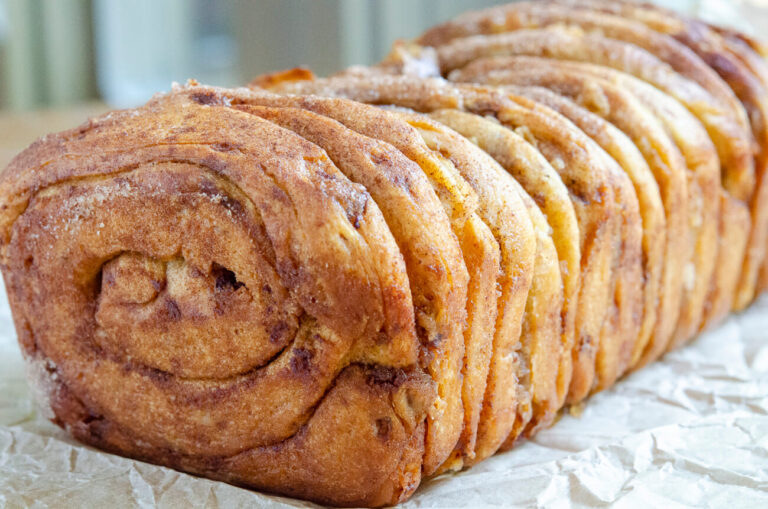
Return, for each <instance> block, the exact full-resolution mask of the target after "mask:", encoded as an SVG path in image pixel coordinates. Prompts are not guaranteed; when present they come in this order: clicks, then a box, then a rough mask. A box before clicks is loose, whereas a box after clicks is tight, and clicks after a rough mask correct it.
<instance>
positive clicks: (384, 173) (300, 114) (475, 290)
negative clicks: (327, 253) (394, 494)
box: [237, 97, 499, 455]
mask: <svg viewBox="0 0 768 509" xmlns="http://www.w3.org/2000/svg"><path fill="white" fill-rule="evenodd" d="M259 102H264V103H271V102H272V101H270V100H268V99H267V100H262V101H260V100H259V99H258V98H256V97H254V98H252V99H251V101H250V104H248V105H245V104H242V105H240V106H237V107H238V108H240V109H242V111H246V112H248V113H251V114H254V115H258V116H259V117H261V118H265V119H266V120H269V121H271V122H274V123H276V124H278V125H280V126H281V127H284V128H286V129H290V130H292V131H294V132H296V133H297V134H299V135H300V136H302V137H304V138H305V139H308V140H309V141H311V142H313V143H315V144H317V145H318V146H320V147H321V148H323V149H324V150H325V151H326V152H327V153H328V155H329V157H330V158H331V160H332V161H333V162H334V164H335V165H336V166H337V167H338V168H339V169H340V170H341V171H342V173H344V174H345V175H346V176H347V177H348V178H350V180H352V181H353V182H357V183H359V184H361V185H364V186H365V187H366V189H367V190H368V191H369V192H370V193H371V195H372V197H373V199H374V201H376V203H377V204H379V203H380V204H381V205H380V208H381V209H382V212H383V214H384V218H385V219H386V220H387V223H388V225H389V227H390V230H391V231H392V233H393V236H394V237H395V240H396V241H397V243H398V246H399V248H400V251H401V252H402V253H403V257H404V259H405V263H406V269H407V271H408V277H409V281H410V284H411V294H412V295H413V299H414V305H415V306H416V308H417V309H418V313H420V314H423V315H424V316H423V317H419V318H417V323H419V324H420V325H421V324H423V325H422V327H423V329H422V330H425V331H426V329H427V327H429V326H430V325H432V324H437V331H436V332H435V333H434V335H436V336H437V335H440V334H447V333H449V332H450V330H451V329H450V328H448V327H447V325H448V324H447V319H448V317H451V316H453V317H454V318H452V319H451V320H455V315H454V313H455V312H456V311H457V306H458V305H460V304H461V301H460V300H458V299H456V297H455V296H456V295H461V294H459V293H458V292H457V291H456V289H455V286H456V285H458V284H462V283H463V284H464V285H467V289H465V290H464V292H466V297H465V299H464V301H465V302H466V306H467V321H468V326H467V328H466V329H465V331H464V337H465V340H464V342H465V345H464V346H465V352H466V356H467V359H468V360H470V361H471V362H472V364H471V365H472V366H473V369H474V370H475V371H478V370H479V371H480V376H479V378H481V379H482V381H483V385H481V386H480V391H481V392H480V394H482V389H483V388H484V380H485V376H484V373H483V369H484V371H485V373H487V362H485V363H484V362H482V356H483V353H482V352H483V350H490V345H489V344H488V345H485V343H490V337H491V336H490V335H489V334H488V329H487V327H488V324H489V323H490V324H491V325H490V327H491V330H492V327H493V323H494V322H495V318H496V305H495V302H496V294H495V285H496V273H497V272H498V265H499V260H498V257H499V254H498V245H496V242H495V240H494V239H493V238H491V237H490V231H488V229H487V227H486V226H485V225H484V224H482V222H480V220H479V218H477V217H476V215H475V214H473V215H472V216H470V218H469V220H468V221H466V222H465V224H464V225H459V226H458V228H456V229H455V230H454V234H455V236H454V235H450V232H451V224H450V222H449V220H448V217H447V216H446V214H445V212H444V211H443V210H442V206H441V204H440V201H439V200H438V199H437V196H436V195H435V193H434V191H432V189H431V188H430V184H429V181H428V180H427V178H426V176H425V175H424V174H423V173H422V171H421V168H420V167H419V166H418V165H416V164H415V163H413V162H412V161H410V160H409V159H407V158H406V157H405V156H404V155H402V153H400V152H399V151H398V150H396V149H395V148H394V147H392V146H391V145H389V144H386V143H384V142H380V141H378V140H374V139H372V138H368V137H365V136H363V135H360V134H357V133H355V132H354V131H352V130H350V129H348V128H346V127H344V126H343V125H342V124H340V123H339V122H337V121H335V120H332V119H330V118H328V117H324V116H321V115H318V114H316V113H313V112H310V111H305V110H301V109H298V108H268V107H263V106H254V105H255V104H259ZM347 103H349V101H343V100H337V101H335V106H336V107H338V108H345V109H346V108H348V107H349V105H348V104H347ZM326 104H327V106H330V103H326ZM457 238H458V242H457V240H456V239H457ZM462 252H463V255H462ZM446 260H452V262H446ZM461 264H466V267H467V269H466V270H468V273H469V281H468V282H465V281H462V280H461V279H460V278H456V281H455V282H452V281H451V279H452V278H451V275H453V274H452V270H455V267H460V266H461ZM443 274H446V275H448V277H442V275H443ZM453 277H456V276H455V275H453ZM441 308H447V309H441ZM459 309H460V308H459ZM429 341H430V338H429V337H428V336H427V337H423V338H422V342H424V343H427V344H428V342H429ZM431 355H433V356H435V357H439V356H440V353H439V351H438V352H432V353H431ZM478 357H479V358H478ZM484 366H485V367H484ZM463 373H464V383H463V387H464V390H463V392H464V398H463V399H464V413H465V414H468V415H465V418H470V419H471V418H472V416H473V415H474V414H475V413H476V411H477V410H476V407H479V405H480V404H481V403H482V398H480V400H479V401H474V400H473V399H472V398H469V397H468V396H469V394H467V393H468V392H469V386H468V384H469V383H474V384H478V383H479V382H478V381H477V380H475V377H472V376H470V374H469V373H467V364H466V363H465V365H464V368H463ZM440 406H442V405H440ZM450 410H451V406H450V405H448V407H447V411H450ZM442 412H446V409H442V408H441V416H440V418H441V419H442V420H443V421H444V422H445V423H446V424H448V425H450V423H451V422H452V420H453V419H452V418H451V417H449V416H448V415H446V414H444V413H442ZM475 420H476V418H475ZM464 428H465V431H466V430H471V429H473V428H471V427H470V428H467V426H464ZM445 429H450V428H448V427H446V428H445ZM458 429H459V428H458V426H454V431H451V433H452V435H451V436H450V437H448V441H450V440H451V439H452V440H453V441H454V443H455V441H456V439H457V438H458V437H457V436H456V435H455V433H456V431H455V430H458ZM475 429H476V425H475ZM470 433H471V432H470ZM446 434H447V433H446ZM465 438H466V440H468V441H474V436H473V434H470V436H469V437H465ZM441 455H444V453H441Z"/></svg>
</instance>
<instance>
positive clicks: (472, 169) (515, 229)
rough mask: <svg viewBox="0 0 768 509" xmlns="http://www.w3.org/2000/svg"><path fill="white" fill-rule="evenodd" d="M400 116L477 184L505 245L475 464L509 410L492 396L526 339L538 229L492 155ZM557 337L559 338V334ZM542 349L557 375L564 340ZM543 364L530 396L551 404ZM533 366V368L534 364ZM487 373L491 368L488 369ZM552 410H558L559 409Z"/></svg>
mask: <svg viewBox="0 0 768 509" xmlns="http://www.w3.org/2000/svg"><path fill="white" fill-rule="evenodd" d="M401 114H402V115H403V116H404V117H405V118H406V119H407V121H408V122H409V123H410V124H411V125H412V126H413V127H415V128H416V129H418V130H419V133H420V134H421V136H422V137H423V138H424V141H425V142H426V143H427V145H428V146H429V147H430V148H432V149H433V150H436V151H439V152H441V153H442V154H443V156H444V157H446V158H448V159H450V160H451V161H452V162H453V164H454V165H455V167H456V169H457V170H458V171H459V172H460V173H461V175H462V177H464V179H465V180H466V181H467V182H468V183H469V184H470V186H472V189H474V190H475V192H476V193H477V195H478V203H479V207H478V214H479V215H480V217H482V219H483V221H485V222H486V223H487V224H488V226H489V227H490V228H491V231H492V232H493V235H494V237H495V239H496V240H497V241H498V243H499V246H500V247H501V258H502V264H501V267H500V271H499V278H498V283H497V288H498V291H499V299H498V315H497V320H496V324H495V327H490V328H489V330H491V331H493V330H494V328H495V332H494V333H493V348H492V349H489V350H490V353H492V354H493V355H489V356H488V359H487V360H488V362H489V363H492V365H493V369H491V370H490V376H489V377H488V379H487V380H488V383H487V385H486V384H485V383H482V384H478V385H479V386H480V387H483V388H484V389H485V391H484V394H487V395H488V396H487V397H485V398H481V399H480V401H485V402H486V403H491V404H484V405H483V407H482V414H481V415H478V416H477V417H479V423H478V422H476V423H474V428H471V429H473V430H478V431H477V433H478V436H479V437H480V440H479V446H478V447H475V445H476V444H475V440H474V437H473V440H472V442H471V444H467V445H466V446H465V447H467V452H468V453H470V454H467V453H465V454H464V460H463V462H462V463H463V464H464V465H470V464H474V463H476V462H478V461H480V460H481V459H484V457H486V456H487V455H489V454H490V453H491V452H490V451H491V449H492V447H489V446H488V440H487V438H486V437H488V436H489V435H491V436H492V434H489V433H488V431H487V429H488V424H487V423H488V422H490V421H492V420H493V421H495V420H497V419H496V418H495V417H494V414H496V413H499V412H503V411H505V409H499V408H496V407H494V405H493V404H492V403H494V402H496V403H498V399H497V398H496V397H494V396H493V394H494V393H497V392H499V393H502V392H503V391H502V389H501V387H502V386H503V384H506V383H507V379H506V377H508V376H510V375H511V373H509V372H507V370H505V369H500V368H502V367H503V361H502V359H503V358H504V357H507V356H513V353H512V352H513V349H514V347H515V346H516V343H517V341H514V339H513V338H518V337H521V332H520V331H521V327H522V329H523V330H524V329H525V327H526V324H525V323H522V322H523V316H524V315H523V311H524V310H525V303H526V301H527V300H528V301H529V300H530V299H529V297H528V296H529V295H530V294H531V291H533V290H531V291H529V289H531V282H532V281H535V278H536V274H535V273H534V256H535V252H536V244H535V242H536V240H535V237H534V229H533V225H532V224H531V219H530V217H529V215H528V211H527V209H526V204H525V203H524V202H523V199H522V198H521V197H520V194H519V193H520V191H521V190H520V189H519V186H517V184H516V182H514V180H512V179H511V178H510V177H509V175H507V174H506V173H505V172H504V171H503V169H502V168H500V167H499V166H498V164H496V163H495V162H494V161H493V159H491V158H490V157H489V156H488V155H487V154H485V153H484V152H482V151H481V150H479V149H478V148H477V147H475V146H474V145H472V144H471V143H470V142H469V141H468V140H467V139H465V138H463V137H462V136H460V135H459V134H458V133H456V132H454V131H452V130H450V129H448V128H447V127H445V126H444V125H442V124H439V123H437V122H434V121H432V120H430V119H428V118H426V117H425V116H424V115H419V114H413V113H401ZM524 337H525V332H523V337H522V338H521V342H524V341H525V339H524ZM554 337H555V338H557V335H555V336H554ZM547 339H549V337H548V338H547ZM538 348H540V349H541V350H543V351H544V352H546V353H547V354H549V356H550V357H549V359H554V361H555V365H554V367H555V370H554V372H555V376H556V368H557V364H556V361H557V357H558V355H557V354H555V355H553V352H558V351H559V344H548V343H542V344H540V345H538ZM539 364H540V366H539V368H540V369H539V370H538V371H539V377H540V378H541V380H534V381H532V382H531V384H530V385H531V386H532V387H531V389H530V398H531V399H532V400H533V405H534V407H536V406H537V405H539V406H545V405H548V404H552V401H553V398H551V394H552V393H553V391H554V378H555V376H552V385H548V374H549V373H551V372H552V370H551V366H552V364H551V363H549V364H547V361H546V360H545V359H542V360H541V361H540V363H539ZM548 368H549V369H548ZM531 369H532V370H533V368H531ZM488 372H489V371H488V370H486V373H488ZM465 377H466V375H465ZM465 382H466V378H465ZM475 383H476V382H475ZM519 385H520V386H521V387H522V386H524V385H525V384H524V383H520V384H519ZM481 395H482V394H481ZM516 403H517V408H509V409H506V411H509V412H511V413H513V414H514V412H515V411H516V410H517V409H519V408H520V405H521V403H522V401H521V400H520V399H519V400H518V401H517V402H516ZM497 406H498V405H497ZM534 412H535V409H534ZM552 412H553V413H554V411H552ZM480 423H482V424H480ZM478 424H479V427H478ZM466 431H467V429H466V428H465V432H466ZM470 445H471V447H470ZM454 466H455V467H460V466H462V465H461V463H457V464H456V465H454Z"/></svg>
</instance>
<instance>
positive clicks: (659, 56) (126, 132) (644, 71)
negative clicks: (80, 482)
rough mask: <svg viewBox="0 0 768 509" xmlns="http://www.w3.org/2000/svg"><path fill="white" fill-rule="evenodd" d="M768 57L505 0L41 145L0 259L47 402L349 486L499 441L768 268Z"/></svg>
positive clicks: (682, 332) (656, 25)
mask: <svg viewBox="0 0 768 509" xmlns="http://www.w3.org/2000/svg"><path fill="white" fill-rule="evenodd" d="M764 53H765V51H764V49H763V46H762V45H761V44H760V43H759V42H757V41H755V40H753V39H750V38H749V37H747V36H744V35H741V34H738V33H735V32H732V31H728V30H725V29H720V28H716V27H711V26H709V25H706V24H704V23H701V22H698V21H694V20H690V19H687V18H685V17H683V16H681V15H679V14H675V13H671V12H668V11H666V10H664V9H662V8H659V7H653V6H649V5H645V4H643V5H640V4H634V3H629V2H623V1H620V2H612V1H608V0H562V1H556V2H555V1H541V2H518V3H514V4H510V5H506V6H500V7H496V8H492V9H487V10H485V11H478V12H474V13H468V14H466V15H463V16H461V17H459V18H457V19H455V20H453V21H449V22H447V23H444V24H442V25H438V26H436V27H435V28H432V29H430V30H429V31H428V32H426V33H425V34H424V35H423V36H421V37H420V38H419V39H417V40H416V41H413V42H410V43H399V44H397V45H396V46H395V47H394V48H393V51H392V52H391V54H390V55H389V56H388V57H387V58H386V59H385V60H384V61H383V62H381V63H380V64H378V65H376V66H373V67H353V68H350V69H347V70H346V71H343V72H341V73H339V74H337V75H335V76H332V77H330V78H315V76H314V75H313V74H312V73H311V72H309V71H306V70H303V69H293V70H289V71H282V72H277V73H272V74H268V75H264V76H260V77H258V78H256V79H255V80H254V81H253V82H252V83H251V85H250V86H249V88H239V89H223V88H215V87H207V86H201V85H198V84H197V83H195V82H190V83H189V84H188V85H186V86H183V87H180V86H176V87H174V89H173V90H172V91H171V92H169V93H166V94H162V95H158V96H156V97H155V98H153V99H152V100H151V101H150V102H149V103H147V104H146V105H144V106H142V107H140V108H137V109H132V110H124V111H116V112H112V113H110V114H107V115H105V116H102V117H100V118H95V119H92V120H90V121H89V122H87V123H86V124H84V125H82V126H80V127H78V128H76V129H73V130H70V131H66V132H63V133H59V134H52V135H48V136H46V137H43V138H41V139H40V140H38V141H36V142H35V143H34V144H32V145H31V146H30V147H29V148H28V149H27V150H26V151H24V152H22V153H21V154H20V155H18V156H17V157H16V158H15V159H14V160H13V162H12V163H11V164H10V166H9V167H8V168H7V169H6V170H5V172H4V173H3V174H2V175H0V200H2V201H1V202H0V268H2V272H3V276H4V279H5V284H6V289H7V292H8V296H9V301H10V304H11V308H12V311H13V317H14V322H15V325H16V330H17V333H18V337H19V343H20V345H21V349H22V353H23V355H24V358H25V360H26V363H27V367H28V374H29V379H30V382H31V384H32V386H33V388H34V391H35V393H36V395H37V396H38V399H39V401H40V403H41V406H42V408H43V409H44V411H45V412H46V417H48V418H50V419H51V420H52V421H53V422H55V423H57V424H58V425H60V426H62V427H64V428H65V429H67V430H68V431H69V432H70V433H71V434H72V435H73V436H74V437H76V438H77V439H79V440H81V441H82V442H85V443H87V444H90V445H93V446H96V447H99V448H101V449H104V450H106V451H110V452H114V453H117V454H121V455H124V456H129V457H133V458H137V459H141V460H145V461H150V462H153V463H157V464H162V465H167V466H170V467H173V468H176V469H178V470H182V471H186V472H191V473H194V474H198V475H202V476H206V477H210V478H213V479H220V480H224V481H227V482H231V483H234V484H238V485H242V486H246V487H250V488H255V489H260V490H264V491H268V492H271V493H278V494H283V495H288V496H294V497H299V498H305V499H310V500H313V501H316V502H320V503H327V504H332V505H341V506H351V505H363V506H382V505H391V504H396V503H398V502H400V501H403V500H405V499H407V498H408V497H409V496H410V495H411V494H412V493H413V492H414V491H415V490H416V488H417V487H418V486H419V484H420V482H421V481H422V479H424V478H427V477H430V476H434V475H438V474H441V473H443V472H449V471H456V470H461V469H463V468H467V467H469V466H471V465H474V464H476V463H478V462H479V461H481V460H483V459H485V458H487V457H489V456H491V455H493V454H494V453H496V452H498V451H500V450H507V449H510V448H512V447H513V446H514V445H515V444H516V443H518V442H519V441H521V440H524V439H525V438H527V437H530V436H532V435H533V434H534V433H536V432H537V431H538V430H540V429H542V428H545V427H547V426H549V425H551V424H552V423H553V422H554V421H555V420H556V418H557V415H558V413H559V412H560V411H562V410H563V409H564V408H567V407H575V408H574V410H577V409H578V405H580V404H582V402H583V401H584V400H585V398H587V397H588V396H589V395H590V394H592V393H594V392H595V391H599V390H603V389H605V388H608V387H610V386H611V385H613V384H614V383H615V382H616V381H617V380H618V379H619V378H620V377H622V376H623V375H625V374H626V373H628V372H629V371H631V370H634V369H638V368H639V367H641V366H643V365H645V364H647V363H648V362H651V361H653V360H655V359H658V358H659V357H660V356H662V355H663V354H664V353H665V352H667V351H668V350H669V349H671V348H675V347H677V346H680V345H682V344H683V343H685V342H686V341H687V340H689V339H690V338H692V337H693V336H694V335H695V334H696V333H697V332H699V331H700V330H702V329H704V328H706V327H710V326H712V325H714V324H716V323H718V322H719V321H720V320H722V319H723V317H724V316H725V315H726V314H727V313H728V312H730V311H731V310H732V309H742V308H744V307H745V306H746V305H748V304H749V303H750V302H751V301H752V300H753V298H754V297H755V295H756V294H757V292H758V291H759V290H761V289H764V288H765V287H766V286H768V268H766V267H768V263H766V261H765V252H766V248H767V247H768V237H767V236H766V234H767V233H768V232H766V230H767V229H768V182H766V168H767V166H768V116H767V115H768V109H767V108H768V102H766V101H768V97H767V96H766V90H768V67H766V63H765V61H764V60H763V54H764Z"/></svg>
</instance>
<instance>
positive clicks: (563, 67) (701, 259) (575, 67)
mask: <svg viewBox="0 0 768 509" xmlns="http://www.w3.org/2000/svg"><path fill="white" fill-rule="evenodd" d="M482 63H483V61H482V60H480V61H478V62H477V63H476V64H478V66H482ZM491 65H493V66H495V67H496V68H502V69H503V68H507V67H510V68H514V69H524V70H526V71H527V72H535V70H537V69H544V70H547V71H552V72H558V71H573V72H574V73H576V74H578V75H582V76H583V77H584V79H585V80H589V81H592V80H594V79H596V78H599V79H605V80H608V81H610V82H611V83H613V84H614V85H616V86H617V87H620V88H621V89H623V90H626V91H627V92H629V93H631V94H633V95H634V96H635V97H637V98H638V99H639V100H640V101H641V102H642V103H643V104H644V105H645V106H646V107H647V108H648V109H649V111H651V112H652V113H653V114H654V115H655V116H656V118H658V119H659V120H661V122H662V123H663V125H664V126H665V128H666V130H667V132H669V133H670V135H671V137H672V139H673V140H674V142H675V144H676V145H677V146H678V148H679V149H680V152H681V153H682V154H683V157H684V159H685V161H686V166H687V169H688V171H687V189H688V213H687V215H688V233H689V235H690V237H691V238H690V240H689V243H690V245H691V246H692V247H693V249H692V251H691V254H690V258H689V259H688V260H687V261H686V263H687V264H688V266H686V268H685V271H686V277H685V278H684V281H683V282H684V285H683V297H682V302H681V311H680V317H679V319H678V323H677V328H676V331H675V333H674V336H673V339H672V343H671V346H672V347H674V346H677V345H679V344H681V343H683V342H684V341H686V340H687V339H689V338H691V337H692V336H693V335H694V334H695V333H696V332H697V331H698V330H699V328H700V326H701V323H702V312H703V309H704V303H705V300H706V298H707V296H708V291H709V289H710V284H711V281H712V274H713V271H714V268H715V258H716V255H717V224H718V215H719V201H720V200H719V189H720V175H719V165H718V158H717V153H716V152H715V148H714V146H713V145H712V142H711V141H710V139H709V137H708V136H707V133H706V131H704V129H703V128H702V127H701V125H700V124H699V123H698V121H697V120H696V119H695V118H694V117H693V116H692V115H691V114H690V113H689V112H688V111H687V110H686V109H685V108H683V107H682V105H680V104H679V103H677V102H676V101H675V100H674V99H672V98H671V97H668V96H666V95H664V94H663V93H662V92H660V91H659V90H658V89H656V88H654V87H652V86H650V85H647V84H646V83H643V82H641V81H639V80H637V79H635V78H633V77H631V76H629V75H626V74H623V73H620V72H618V71H614V70H612V69H607V68H603V67H598V66H594V65H590V64H583V63H578V62H562V61H554V62H553V61H550V60H548V59H538V58H530V57H520V58H516V57H511V58H509V59H506V60H503V61H502V60H495V61H494V63H493V64H491ZM713 203H714V204H715V205H714V206H713V205H712V204H713ZM723 248H725V249H727V250H728V251H729V253H728V254H727V256H728V257H729V258H735V259H739V260H740V259H742V258H743V252H734V251H733V250H732V249H734V248H732V247H730V246H723ZM721 270H722V267H721ZM722 277H723V278H728V277H730V278H732V279H733V283H732V284H730V285H729V287H735V284H736V282H737V280H738V271H737V272H736V273H734V272H728V273H726V274H724V275H723V276H722ZM710 297H711V299H710V300H712V299H715V300H714V304H713V306H715V307H726V308H729V307H730V305H731V302H732V298H731V295H722V294H718V295H717V296H710ZM717 298H722V299H725V302H724V303H719V302H717Z"/></svg>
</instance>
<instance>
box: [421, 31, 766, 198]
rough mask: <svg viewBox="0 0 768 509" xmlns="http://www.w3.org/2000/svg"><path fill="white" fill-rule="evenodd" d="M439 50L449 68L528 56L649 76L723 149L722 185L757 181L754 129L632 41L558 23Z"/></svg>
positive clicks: (747, 192) (735, 188) (741, 190)
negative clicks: (495, 58)
mask: <svg viewBox="0 0 768 509" xmlns="http://www.w3.org/2000/svg"><path fill="white" fill-rule="evenodd" d="M436 51H437V56H438V59H439V63H440V68H441V69H442V71H443V72H444V73H448V72H450V71H451V70H453V69H457V68H461V67H464V66H465V65H467V64H468V63H470V62H472V61H473V60H476V59H478V58H481V57H485V56H500V55H529V56H542V57H547V58H554V59H559V60H576V61H582V62H588V63H593V64H597V65H600V66H604V67H609V68H614V69H617V70H620V71H622V72H626V73H628V74H632V75H634V76H636V77H638V78H640V79H642V80H643V81H647V82H649V83H651V84H652V85H654V86H656V87H658V88H659V89H661V90H662V91H664V92H666V93H667V94H669V95H671V96H672V97H674V98H675V99H677V100H679V101H680V102H681V103H683V104H684V105H685V107H686V108H687V109H689V110H690V111H691V112H692V113H693V114H694V115H696V117H697V118H698V119H699V120H700V121H701V123H702V125H704V127H705V128H706V129H707V132H708V133H709V135H710V137H711V138H712V141H713V142H714V144H715V147H716V148H717V150H718V155H719V157H720V162H721V167H722V178H723V186H724V187H725V188H726V189H727V190H728V191H729V192H730V193H731V194H733V196H734V197H735V198H737V199H739V200H742V201H745V202H747V201H749V200H750V199H751V196H752V193H753V192H754V185H755V169H754V161H753V146H752V143H753V140H752V135H751V133H750V132H748V131H746V130H745V128H744V127H743V126H742V125H740V123H739V122H738V120H736V119H734V118H733V114H732V113H731V112H729V111H728V110H727V109H725V108H723V107H721V106H718V103H717V101H715V100H714V98H713V97H712V96H711V95H710V94H709V93H708V92H707V91H706V90H704V89H703V88H701V87H700V86H699V85H698V84H697V83H694V82H692V81H690V80H687V79H685V78H683V77H682V76H681V75H679V74H678V73H676V72H674V71H673V70H672V68H671V67H669V66H668V65H666V64H665V63H664V62H662V61H661V60H659V59H658V58H656V57H655V56H653V55H652V54H650V53H648V52H646V51H645V50H643V49H641V48H639V47H637V46H635V45H633V44H629V43H625V42H621V41H617V40H615V39H610V38H607V37H603V36H600V35H598V34H594V33H584V32H583V31H581V30H577V29H575V28H570V29H564V28H560V27H553V28H547V29H540V30H535V29H533V30H531V29H524V30H517V31H514V32H508V33H502V34H494V35H489V36H474V37H467V38H464V39H456V40H454V41H453V42H451V43H449V44H447V45H445V46H440V47H438V48H436Z"/></svg>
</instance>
